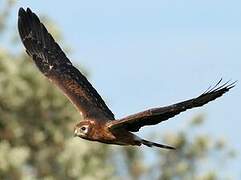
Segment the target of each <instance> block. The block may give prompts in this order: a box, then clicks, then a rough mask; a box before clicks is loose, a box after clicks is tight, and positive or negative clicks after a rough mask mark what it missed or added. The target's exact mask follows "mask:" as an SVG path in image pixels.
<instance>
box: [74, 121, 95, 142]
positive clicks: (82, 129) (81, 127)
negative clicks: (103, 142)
mask: <svg viewBox="0 0 241 180" xmlns="http://www.w3.org/2000/svg"><path fill="white" fill-rule="evenodd" d="M91 125H92V124H91V123H90V122H89V121H81V122H79V123H78V124H77V125H76V126H75V128H74V136H78V137H81V138H85V139H86V138H87V137H88V135H89V134H90V131H91Z"/></svg>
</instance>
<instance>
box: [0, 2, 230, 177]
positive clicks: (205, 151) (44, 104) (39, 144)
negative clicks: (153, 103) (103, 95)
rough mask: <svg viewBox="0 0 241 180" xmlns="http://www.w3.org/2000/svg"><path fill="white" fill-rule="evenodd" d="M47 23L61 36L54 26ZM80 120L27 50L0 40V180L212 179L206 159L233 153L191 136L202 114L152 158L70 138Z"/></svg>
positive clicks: (0, 28) (5, 7) (2, 16)
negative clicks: (14, 49)
mask: <svg viewBox="0 0 241 180" xmlns="http://www.w3.org/2000/svg"><path fill="white" fill-rule="evenodd" d="M13 2H14V1H11V0H10V1H2V2H0V4H1V8H0V9H1V11H0V37H3V36H5V35H6V34H7V33H8V31H7V30H6V21H7V18H8V14H9V10H10V9H11V7H12V6H13V5H14V3H13ZM4 3H5V4H4ZM44 19H45V20H46V19H47V18H44ZM46 21H47V23H48V25H49V26H48V27H49V29H50V31H51V32H52V33H53V34H55V37H57V38H59V39H60V38H61V33H60V32H58V31H57V29H56V28H53V27H56V26H51V24H52V23H51V22H50V21H48V20H46ZM56 33H57V36H56ZM15 42H16V41H15ZM80 118H81V117H80V116H79V114H78V113H77V111H76V110H75V109H74V107H73V106H72V105H71V104H70V102H69V101H68V100H67V98H65V97H64V96H63V95H62V93H61V92H59V90H57V88H54V87H53V85H52V84H50V83H49V82H48V81H47V80H46V79H45V78H44V77H43V76H42V75H41V74H40V73H39V72H38V70H37V69H36V68H35V67H34V65H33V63H32V61H31V60H30V59H29V57H27V56H26V54H25V53H20V54H16V53H12V52H11V49H10V50H7V48H4V45H2V44H1V45H0V179H10V180H12V179H16V180H18V179H60V180H61V179H81V180H85V179H88V180H89V179H100V180H101V179H123V178H125V179H133V180H138V179H164V180H169V179H185V180H186V179H196V180H199V179H200V180H201V179H204V180H214V179H219V178H220V174H219V173H217V172H218V171H217V170H218V165H217V164H216V166H215V167H217V168H216V169H215V168H214V169H212V170H211V171H210V170H209V169H211V168H212V167H211V164H212V163H210V162H217V161H216V160H215V161H214V160H213V159H212V157H213V156H214V157H216V156H218V155H220V157H221V158H222V159H224V160H228V159H229V157H231V155H233V153H230V151H229V149H228V148H227V146H226V144H225V143H224V142H223V141H221V140H213V139H212V138H210V137H208V136H205V135H199V136H196V135H195V134H191V135H190V133H191V132H192V129H194V127H198V126H200V125H201V124H202V121H203V117H202V116H199V117H196V118H194V120H193V121H192V122H191V123H190V125H189V126H188V127H187V129H185V130H182V131H180V132H177V133H175V134H173V133H169V134H167V135H166V136H165V137H164V140H165V141H166V142H168V143H169V144H172V145H176V147H177V148H178V149H177V150H176V151H165V150H159V149H148V152H150V151H151V152H152V156H154V158H153V157H152V159H153V160H152V161H151V162H150V160H149V158H150V155H147V154H149V153H145V151H143V152H142V151H141V148H136V147H128V148H124V147H118V148H117V146H109V145H108V146H107V145H103V144H99V143H91V142H87V141H83V140H80V139H76V138H73V137H72V136H73V133H72V131H73V129H72V128H73V126H74V124H75V123H77V121H79V120H80ZM187 132H188V133H187ZM190 137H192V138H190ZM112 147H114V148H112ZM145 149H147V148H145ZM206 164H208V166H206ZM209 166H210V168H209Z"/></svg>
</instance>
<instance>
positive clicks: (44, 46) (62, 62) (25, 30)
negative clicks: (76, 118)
mask: <svg viewBox="0 0 241 180" xmlns="http://www.w3.org/2000/svg"><path fill="white" fill-rule="evenodd" d="M18 30H19V34H20V37H21V40H22V42H23V44H24V46H25V48H26V51H27V53H28V54H29V55H30V56H31V57H32V58H33V60H34V62H35V64H36V65H37V67H38V68H39V70H40V71H41V72H42V73H43V74H44V75H45V76H46V77H47V78H48V79H49V80H51V81H52V82H54V83H55V84H56V85H57V86H58V87H59V88H60V89H62V90H63V92H64V93H65V95H66V96H67V97H68V98H69V99H70V100H71V101H72V102H73V103H74V104H75V105H76V107H77V108H78V110H79V111H80V112H81V113H82V115H83V116H84V118H95V119H98V118H99V119H103V118H106V119H114V114H113V113H112V112H111V111H110V109H109V108H108V107H107V105H106V104H105V102H104V101H103V99H102V98H101V97H100V95H99V94H98V93H97V91H96V90H95V89H94V88H93V87H92V85H91V84H90V83H89V82H88V80H87V79H86V78H85V76H83V75H82V74H81V73H80V72H79V71H78V69H76V68H75V67H74V66H73V65H72V63H71V62H70V61H69V59H68V58H67V57H66V55H65V54H64V52H63V51H62V50H61V48H60V47H59V45H58V44H57V43H56V42H55V41H54V39H53V37H52V36H51V34H49V33H48V31H47V29H46V28H45V27H44V25H43V24H42V23H41V22H40V20H39V18H38V17H37V16H36V15H35V14H34V13H32V12H31V10H30V9H29V8H28V9H27V10H26V11H25V10H24V9H23V8H20V9H19V14H18Z"/></svg>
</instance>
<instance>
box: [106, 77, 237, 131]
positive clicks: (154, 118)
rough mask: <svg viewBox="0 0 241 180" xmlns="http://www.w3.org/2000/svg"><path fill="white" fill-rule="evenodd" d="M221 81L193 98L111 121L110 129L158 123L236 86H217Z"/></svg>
mask: <svg viewBox="0 0 241 180" xmlns="http://www.w3.org/2000/svg"><path fill="white" fill-rule="evenodd" d="M220 82H221V80H220V81H219V82H218V83H217V84H216V85H215V86H214V88H212V89H210V90H207V91H206V92H204V93H203V94H202V95H200V96H198V97H197V98H193V99H190V100H187V101H183V102H180V103H177V104H173V105H170V106H166V107H161V108H153V109H149V110H146V111H143V112H140V113H137V114H134V115H130V116H127V117H125V118H123V119H120V120H118V121H111V122H109V124H108V126H109V128H110V129H115V128H124V129H127V130H128V131H133V132H136V131H138V130H139V129H140V128H141V127H142V126H146V125H154V124H158V123H160V122H162V121H165V120H167V119H169V118H171V117H173V116H175V115H177V114H179V113H181V112H183V111H185V110H187V109H191V108H194V107H200V106H202V105H204V104H206V103H208V102H209V101H212V100H214V99H216V98H218V97H220V96H222V95H223V94H224V93H225V92H227V91H228V90H229V89H231V88H232V87H234V86H235V82H234V83H231V84H228V83H225V84H223V85H221V86H219V87H217V86H218V85H219V84H220Z"/></svg>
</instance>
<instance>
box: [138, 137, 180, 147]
mask: <svg viewBox="0 0 241 180" xmlns="http://www.w3.org/2000/svg"><path fill="white" fill-rule="evenodd" d="M141 143H142V144H144V145H146V146H148V147H153V146H155V147H159V148H163V149H176V148H175V147H172V146H168V145H163V144H158V143H155V142H151V141H147V140H144V139H142V140H141Z"/></svg>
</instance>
